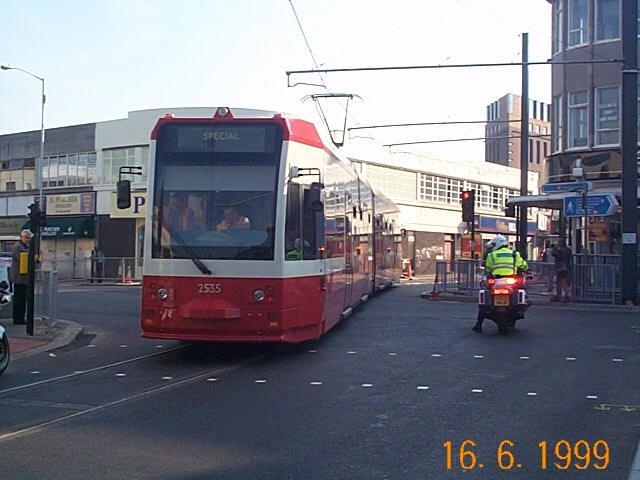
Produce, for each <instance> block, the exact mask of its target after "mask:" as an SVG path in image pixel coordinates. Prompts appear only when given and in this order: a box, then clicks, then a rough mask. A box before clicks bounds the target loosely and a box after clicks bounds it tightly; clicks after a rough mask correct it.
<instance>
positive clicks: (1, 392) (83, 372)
mask: <svg viewBox="0 0 640 480" xmlns="http://www.w3.org/2000/svg"><path fill="white" fill-rule="evenodd" d="M186 347H187V345H179V346H177V347H173V348H168V349H166V350H163V351H161V352H154V353H150V354H148V355H140V356H138V357H134V358H129V359H126V360H121V361H119V362H113V363H108V364H105V365H100V366H98V367H93V368H88V369H86V370H78V371H74V372H71V373H67V374H65V375H59V376H57V377H51V378H46V379H44V380H38V381H37V382H31V383H26V384H23V385H16V386H15V387H9V388H5V389H3V390H0V396H1V395H4V394H7V393H12V392H16V391H20V390H25V389H27V388H33V387H39V386H42V385H46V384H49V383H55V382H60V381H63V380H69V379H72V378H76V377H79V376H81V375H87V374H89V373H94V372H99V371H101V370H107V369H109V368H115V367H119V366H122V365H127V364H130V363H134V362H139V361H141V360H146V359H148V358H153V357H159V356H162V355H167V354H169V353H172V352H176V351H179V350H183V349H184V348H186Z"/></svg>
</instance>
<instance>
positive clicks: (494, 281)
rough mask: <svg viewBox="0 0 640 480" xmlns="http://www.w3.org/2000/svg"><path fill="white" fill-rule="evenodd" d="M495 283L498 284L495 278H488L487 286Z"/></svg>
mask: <svg viewBox="0 0 640 480" xmlns="http://www.w3.org/2000/svg"><path fill="white" fill-rule="evenodd" d="M494 283H496V279H495V278H488V279H487V285H493V284H494Z"/></svg>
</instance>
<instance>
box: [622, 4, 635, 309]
mask: <svg viewBox="0 0 640 480" xmlns="http://www.w3.org/2000/svg"><path fill="white" fill-rule="evenodd" d="M637 18H638V3H637V2H634V1H624V2H622V56H623V57H624V59H625V62H624V64H623V66H622V214H621V217H622V218H621V220H622V225H621V226H622V249H621V255H620V271H621V272H620V273H621V281H620V285H621V287H622V302H623V303H625V304H627V303H629V304H638V239H637V237H638V208H637V202H638V158H637V155H638V154H637V152H638V130H637V128H638V127H637V125H638V112H637V110H636V106H637V97H636V95H637V90H636V89H637V82H638V43H637V42H638V41H637V36H638V24H637V22H636V19H637Z"/></svg>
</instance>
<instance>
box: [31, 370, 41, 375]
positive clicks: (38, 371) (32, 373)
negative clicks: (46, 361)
mask: <svg viewBox="0 0 640 480" xmlns="http://www.w3.org/2000/svg"><path fill="white" fill-rule="evenodd" d="M29 373H30V374H31V375H38V374H39V373H40V370H34V371H32V372H29Z"/></svg>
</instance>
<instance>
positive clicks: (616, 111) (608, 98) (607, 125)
mask: <svg viewBox="0 0 640 480" xmlns="http://www.w3.org/2000/svg"><path fill="white" fill-rule="evenodd" d="M595 143H596V145H618V144H619V143H620V89H619V88H618V87H603V88H596V141H595Z"/></svg>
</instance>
